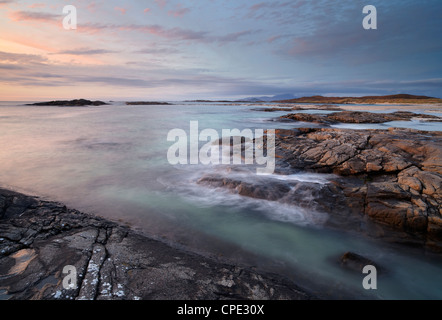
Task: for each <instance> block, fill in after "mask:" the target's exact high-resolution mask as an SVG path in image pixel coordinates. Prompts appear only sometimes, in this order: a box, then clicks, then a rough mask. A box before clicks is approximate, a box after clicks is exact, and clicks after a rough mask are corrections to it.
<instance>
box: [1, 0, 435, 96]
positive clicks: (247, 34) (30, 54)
mask: <svg viewBox="0 0 442 320" xmlns="http://www.w3.org/2000/svg"><path fill="white" fill-rule="evenodd" d="M68 4H70V5H74V6H75V7H76V8H77V15H78V28H77V30H65V29H64V28H63V25H62V22H63V18H64V16H65V15H64V14H63V12H62V10H63V7H64V6H65V5H68ZM369 4H371V5H375V6H376V8H377V13H378V29H377V30H365V29H364V28H363V27H362V20H363V18H364V16H365V15H364V14H363V13H362V9H363V7H364V6H365V5H369ZM0 30H1V32H0V74H1V76H0V100H23V101H28V100H47V99H73V98H86V99H106V100H109V99H110V100H112V99H115V100H117V99H122V100H127V99H151V100H153V99H155V100H158V99H161V100H183V99H234V98H243V97H250V96H263V95H276V94H283V93H291V94H294V95H296V96H306V95H317V94H320V95H352V96H359V95H371V94H396V93H411V94H423V95H429V96H435V97H439V98H442V1H440V0H427V1H426V0H388V1H385V0H370V1H368V0H344V1H332V0H322V1H321V0H317V1H316V0H292V1H286V0H281V1H262V0H261V1H250V0H247V1H245V0H244V1H243V0H204V1H203V0H199V1H197V0H186V1H184V0H182V1H172V0H144V1H142V0H136V1H135V0H131V1H116V0H106V1H93V0H92V1H85V0H69V1H44V0H30V1H27V0H0Z"/></svg>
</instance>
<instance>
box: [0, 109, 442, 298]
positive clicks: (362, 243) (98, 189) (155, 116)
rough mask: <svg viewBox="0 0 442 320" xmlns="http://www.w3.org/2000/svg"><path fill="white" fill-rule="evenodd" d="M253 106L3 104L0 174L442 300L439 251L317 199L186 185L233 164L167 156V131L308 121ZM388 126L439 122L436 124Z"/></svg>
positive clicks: (363, 294) (176, 232)
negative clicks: (380, 233)
mask: <svg viewBox="0 0 442 320" xmlns="http://www.w3.org/2000/svg"><path fill="white" fill-rule="evenodd" d="M252 108H256V106H253V107H251V106H228V105H205V104H182V105H174V106H125V105H123V104H119V103H114V104H113V105H110V106H99V107H88V108H58V107H30V106H19V105H17V104H11V103H5V102H4V103H1V104H0V146H1V149H0V184H1V186H3V187H9V188H13V189H16V190H18V191H23V192H26V193H30V194H35V195H39V196H42V197H46V198H48V199H52V200H57V201H61V202H64V203H66V204H67V205H69V206H70V207H74V208H77V209H80V210H83V211H86V212H90V213H94V214H97V215H100V216H103V217H106V218H110V219H114V220H120V221H122V222H124V223H127V224H130V225H131V226H132V227H133V228H135V229H139V230H140V231H142V232H145V233H148V234H149V235H152V236H154V237H157V238H160V239H163V240H164V241H168V242H173V243H175V244H178V245H180V246H184V247H185V248H187V249H189V250H193V251H197V252H200V253H204V254H208V255H211V256H213V257H218V258H222V259H228V260H230V261H232V262H235V263H240V264H245V265H251V266H257V267H259V268H262V269H264V270H269V271H273V272H280V273H282V274H284V275H286V276H288V277H290V278H291V279H293V280H294V281H296V282H297V283H300V284H301V285H303V286H305V287H306V288H308V289H311V290H312V291H313V292H315V293H318V294H321V295H322V296H324V297H335V298H348V297H354V298H384V299H442V272H440V271H441V267H442V259H441V257H438V256H428V255H425V254H424V253H423V252H421V251H420V250H418V249H413V250H412V249H410V248H405V247H394V246H390V245H386V244H384V243H380V242H378V241H376V240H371V239H367V238H364V237H362V236H358V235H354V234H346V233H343V232H337V231H333V230H328V229H326V228H324V227H323V226H322V224H323V221H324V220H326V219H327V216H326V215H325V214H324V213H322V212H317V211H316V210H315V208H311V210H306V209H302V208H299V207H296V206H290V205H287V204H280V203H276V202H272V201H265V200H259V199H249V198H244V197H241V196H238V195H235V194H231V193H229V192H228V191H225V190H216V189H208V188H205V187H204V186H201V185H198V184H196V183H195V182H196V180H197V179H198V178H200V177H201V176H203V175H204V174H207V173H213V172H218V173H219V174H222V175H229V174H232V173H231V172H230V166H203V165H187V166H186V165H181V166H172V165H170V164H169V163H168V161H167V157H166V154H167V150H168V148H169V147H170V145H171V144H172V142H168V141H167V139H166V138H167V134H168V132H169V130H171V129H174V128H180V129H183V130H185V131H188V130H189V122H190V121H198V122H199V128H200V130H202V129H205V128H213V129H215V130H217V131H218V132H221V130H222V129H233V128H238V129H244V128H251V129H257V128H260V129H271V128H293V127H301V126H306V125H308V126H317V125H312V124H305V123H287V122H281V123H280V122H274V121H269V120H271V119H273V118H276V117H278V116H280V115H282V114H285V113H286V112H274V113H267V112H259V111H251V110H250V109H252ZM312 112H317V111H312ZM393 125H394V126H405V127H407V126H408V127H412V128H419V129H422V128H427V129H428V128H431V129H430V130H442V127H441V123H421V122H400V123H394V124H393ZM388 126H389V124H382V125H374V126H371V125H370V126H369V127H370V128H371V127H374V128H385V127H388ZM364 127H366V126H364V125H356V126H355V128H364ZM243 167H244V166H243ZM241 169H242V170H243V171H240V172H238V173H235V174H244V177H247V179H251V180H253V179H258V177H255V171H254V170H248V168H247V167H244V168H241ZM274 178H275V177H274V176H269V177H266V179H274ZM290 178H291V179H295V180H299V181H306V182H309V183H327V179H328V177H327V176H322V175H319V176H318V175H306V174H304V175H302V174H301V175H295V176H292V177H290ZM260 179H263V178H262V177H260ZM347 251H353V252H356V253H359V254H361V255H364V256H366V257H368V258H371V259H372V260H374V261H376V262H378V263H379V264H381V265H383V266H385V267H386V268H387V269H388V271H389V272H388V273H387V274H385V275H380V276H379V278H378V289H377V290H371V291H367V290H364V289H363V287H362V280H363V277H364V276H365V275H362V274H358V273H352V272H348V271H346V270H343V269H342V268H341V267H340V266H339V265H338V263H337V262H336V261H337V258H338V257H339V256H340V255H342V254H343V253H345V252H347Z"/></svg>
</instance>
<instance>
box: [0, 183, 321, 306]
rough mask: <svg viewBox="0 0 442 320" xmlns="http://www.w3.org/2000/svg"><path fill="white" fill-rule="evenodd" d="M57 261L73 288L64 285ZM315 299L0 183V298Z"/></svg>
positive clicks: (271, 278)
mask: <svg viewBox="0 0 442 320" xmlns="http://www.w3.org/2000/svg"><path fill="white" fill-rule="evenodd" d="M65 266H73V267H75V270H76V272H77V282H76V284H77V288H76V289H65V288H64V287H63V279H64V278H65V277H66V276H68V274H70V273H63V270H64V268H65ZM4 299H11V300H17V299H19V300H35V299H37V300H41V299H43V300H46V299H49V300H51V299H63V300H71V299H77V300H111V299H112V300H115V299H118V300H120V299H121V300H122V299H130V300H139V299H141V300H145V299H146V300H147V299H149V300H158V299H161V300H169V299H170V300H201V299H203V300H219V299H241V300H242V299H250V300H267V299H272V300H273V299H275V300H276V299H284V300H299V299H315V297H314V296H313V295H312V294H309V293H308V292H307V291H305V290H303V289H301V288H299V287H298V286H296V285H295V284H294V283H293V282H292V281H289V280H288V279H286V278H283V277H281V276H279V275H276V274H269V273H261V272H258V271H257V270H255V269H253V268H247V267H239V266H233V265H230V264H227V263H223V262H219V261H215V260H213V259H210V258H208V257H203V256H201V255H197V254H194V253H190V252H186V251H185V250H183V249H179V248H175V247H172V246H171V245H169V244H165V243H163V242H160V241H158V240H155V239H151V238H149V237H147V236H145V235H142V234H139V233H136V232H135V231H133V230H131V229H129V228H128V227H125V226H122V225H119V224H117V223H114V222H111V221H108V220H105V219H102V218H99V217H95V216H90V215H87V214H85V213H81V212H79V211H77V210H73V209H69V208H66V206H64V205H62V204H59V203H56V202H48V201H43V200H41V199H39V198H36V197H31V196H26V195H23V194H20V193H17V192H13V191H9V190H5V189H0V300H4Z"/></svg>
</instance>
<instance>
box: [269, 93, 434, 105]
mask: <svg viewBox="0 0 442 320" xmlns="http://www.w3.org/2000/svg"><path fill="white" fill-rule="evenodd" d="M274 102H281V103H327V104H376V103H397V104H399V103H410V104H424V103H425V104H426V103H442V99H438V98H433V97H427V96H415V95H411V94H395V95H389V96H366V97H323V96H312V97H303V98H295V99H284V100H274Z"/></svg>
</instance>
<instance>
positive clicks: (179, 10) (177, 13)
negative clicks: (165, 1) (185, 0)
mask: <svg viewBox="0 0 442 320" xmlns="http://www.w3.org/2000/svg"><path fill="white" fill-rule="evenodd" d="M189 11H190V9H189V8H184V7H182V6H181V4H178V5H176V7H175V10H169V11H168V12H167V13H168V14H169V15H170V16H174V17H181V16H183V15H185V14H186V13H188V12H189Z"/></svg>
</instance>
